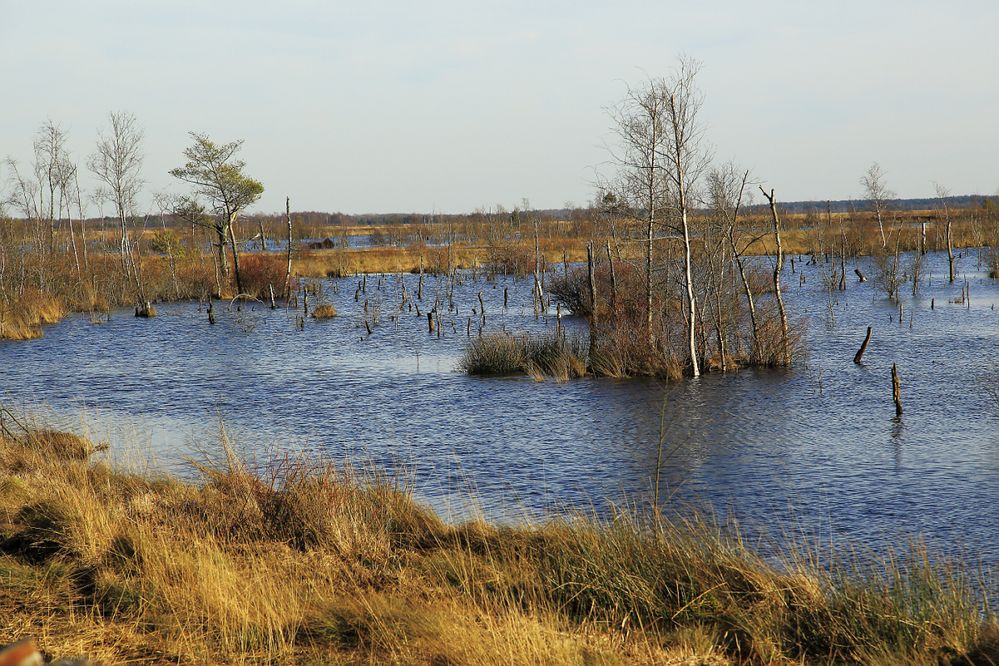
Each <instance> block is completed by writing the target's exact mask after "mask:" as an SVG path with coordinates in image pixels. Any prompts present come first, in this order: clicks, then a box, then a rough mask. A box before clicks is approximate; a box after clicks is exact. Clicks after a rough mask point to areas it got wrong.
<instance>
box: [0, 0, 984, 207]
mask: <svg viewBox="0 0 999 666" xmlns="http://www.w3.org/2000/svg"><path fill="white" fill-rule="evenodd" d="M997 26H999V3H996V2H994V1H992V2H986V1H981V2H951V3H942V2H922V1H918V0H917V1H911V2H872V1H871V0H868V1H867V2H834V1H829V2H823V3H812V2H756V3H748V2H703V3H695V2H638V1H619V2H561V1H553V2H503V3H499V2H473V1H470V0H466V1H453V2H452V1H448V2H421V3H416V2H368V3H361V2H336V3H333V2H318V1H316V2H314V1H311V0H285V1H284V2H274V3H262V2H253V1H251V0H242V1H239V2H236V1H230V0H224V1H211V2H209V1H207V0H206V1H201V2H195V1H192V0H171V1H160V2H152V1H143V2H138V1H135V0H131V1H125V0H88V1H87V2H80V1H72V2H69V1H66V2H55V1H49V2H46V1H44V0H37V1H36V2H33V3H27V2H19V1H16V0H0V63H2V65H0V72H2V82H3V83H2V85H3V93H4V94H3V99H4V101H3V103H2V107H0V108H2V112H0V114H2V115H0V118H2V122H0V156H4V155H11V156H14V157H15V158H18V159H19V160H21V161H27V160H30V152H31V141H32V135H33V133H34V132H35V130H36V129H37V128H38V126H39V125H40V124H41V123H42V121H44V120H45V119H46V118H51V119H52V120H54V121H56V122H58V123H60V124H62V125H63V126H64V127H65V128H66V129H67V130H68V131H69V133H70V149H71V150H72V152H73V154H74V156H75V157H76V159H77V161H78V162H80V163H81V164H83V163H84V161H85V156H86V154H88V153H89V152H90V151H91V150H92V149H93V143H94V139H95V138H96V134H97V130H98V128H99V127H100V126H102V125H103V124H104V122H105V117H106V114H107V112H108V111H109V110H112V109H116V110H128V111H131V112H132V113H134V114H135V115H136V116H137V118H138V120H139V122H140V124H141V126H142V127H143V128H144V130H145V135H146V139H145V151H146V155H147V157H146V164H145V169H144V177H145V179H146V180H147V181H148V184H147V186H146V190H145V191H146V195H147V196H146V197H145V198H144V201H148V199H149V197H148V194H149V193H151V192H152V191H157V190H165V189H172V190H173V191H179V190H181V189H182V188H181V186H180V184H179V183H174V182H171V181H172V179H171V178H170V177H169V176H168V175H167V173H166V172H167V170H168V169H170V168H172V167H174V166H178V165H179V164H180V163H181V151H182V150H183V148H184V147H185V146H186V145H187V142H188V140H187V136H186V134H187V132H188V131H191V130H197V131H203V132H207V133H208V134H209V135H210V136H212V137H213V138H215V139H217V140H219V141H228V140H232V139H235V138H242V139H245V141H246V144H245V148H244V153H243V156H244V158H245V159H246V162H247V171H248V173H250V174H251V175H253V176H255V177H257V178H259V179H260V180H261V181H263V183H264V186H265V188H266V190H267V191H266V193H265V194H264V197H263V199H262V200H261V202H260V204H259V205H258V206H257V210H263V211H271V210H278V209H280V208H283V204H284V196H285V195H286V194H287V195H290V196H291V197H292V204H293V207H294V208H296V209H299V210H304V209H309V210H331V211H332V210H341V211H344V212H390V211H392V212H395V211H428V210H431V209H437V210H442V211H449V212H450V211H468V210H472V209H475V208H477V207H480V206H482V207H492V206H494V205H495V204H497V203H499V204H503V205H504V206H506V207H508V208H512V207H513V206H514V205H516V204H517V203H518V202H519V201H520V199H521V197H528V198H529V199H530V200H531V202H532V204H534V205H536V206H539V207H557V206H561V205H562V204H563V203H564V202H566V201H574V202H577V203H584V202H586V201H587V200H589V199H590V198H591V196H592V192H593V186H592V183H593V181H594V172H595V170H600V171H602V172H605V173H609V172H610V171H611V168H610V167H609V166H608V165H607V164H606V161H607V159H608V155H607V152H606V150H605V147H604V146H605V144H607V143H608V142H611V141H613V136H612V134H611V133H610V131H609V128H610V120H609V118H608V115H607V112H606V108H607V107H608V106H609V105H612V104H613V103H614V102H616V101H617V100H618V99H619V98H620V97H621V95H622V92H623V90H624V87H625V83H626V82H628V83H632V84H635V83H640V82H641V80H642V79H643V78H644V77H646V76H647V75H650V74H651V75H658V74H663V73H666V72H667V71H668V70H669V68H671V67H672V66H673V65H674V63H675V61H676V56H677V54H679V53H685V54H687V55H689V56H691V57H694V58H697V59H699V60H701V61H702V62H703V65H704V66H703V70H702V74H701V76H700V85H701V88H702V90H703V92H704V93H705V97H706V99H705V106H704V112H703V119H704V123H705V125H706V135H707V138H708V140H709V141H710V143H711V144H712V145H713V146H714V154H715V156H716V158H718V159H720V160H727V159H733V160H735V161H736V162H738V163H740V164H743V165H745V166H746V167H749V168H752V169H753V171H754V173H755V174H756V176H757V177H758V178H760V179H764V180H766V181H767V182H768V183H769V184H772V185H773V186H774V187H775V188H776V189H777V192H778V196H779V197H780V198H782V199H784V200H792V199H794V200H797V199H825V198H832V199H840V198H849V197H851V196H859V194H860V186H859V184H858V180H859V178H860V176H861V174H862V173H863V171H864V170H865V169H866V168H867V166H869V165H870V163H871V162H872V161H875V160H877V161H879V162H880V163H881V165H882V167H883V169H884V170H885V172H886V173H887V176H888V182H889V185H890V186H891V188H892V189H894V190H895V191H897V192H898V193H899V194H900V195H901V196H906V197H917V196H928V195H930V194H932V191H933V190H932V185H931V182H932V181H934V180H938V181H940V182H942V183H943V184H945V185H947V186H948V187H949V188H950V189H951V190H953V191H954V192H955V193H991V192H994V191H995V190H996V189H997V187H999V170H997V169H996V168H995V162H996V155H997V153H999V84H997V81H999V46H997V45H996V38H995V34H996V29H997ZM0 178H6V173H5V172H0Z"/></svg>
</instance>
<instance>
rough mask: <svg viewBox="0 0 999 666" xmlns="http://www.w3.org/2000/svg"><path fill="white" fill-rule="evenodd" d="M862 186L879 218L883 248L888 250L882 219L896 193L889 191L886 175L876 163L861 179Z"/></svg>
mask: <svg viewBox="0 0 999 666" xmlns="http://www.w3.org/2000/svg"><path fill="white" fill-rule="evenodd" d="M860 184H861V185H863V186H864V196H866V197H867V200H868V202H870V204H871V207H872V208H874V214H875V215H876V216H877V218H878V230H879V231H880V232H881V247H882V248H883V249H887V248H888V238H887V236H885V227H884V222H883V220H882V218H883V217H884V214H885V213H886V212H887V211H888V204H889V202H890V201H891V200H892V199H894V198H895V193H894V192H892V191H891V190H890V189H888V186H887V185H886V184H885V174H884V171H882V170H881V165H880V164H878V163H877V162H875V163H874V164H872V165H871V166H870V168H869V169H867V173H865V174H864V175H863V177H862V178H861V179H860Z"/></svg>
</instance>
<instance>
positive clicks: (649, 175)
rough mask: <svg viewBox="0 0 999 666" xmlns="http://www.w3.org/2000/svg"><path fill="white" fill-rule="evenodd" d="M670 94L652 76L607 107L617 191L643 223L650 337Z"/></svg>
mask: <svg viewBox="0 0 999 666" xmlns="http://www.w3.org/2000/svg"><path fill="white" fill-rule="evenodd" d="M668 105H669V95H668V92H667V86H666V82H665V81H664V80H663V79H652V80H650V81H648V82H647V83H646V84H645V86H643V87H642V88H631V87H629V88H628V89H627V90H626V91H625V96H624V99H623V100H622V101H621V102H620V103H619V104H618V105H617V106H616V107H615V108H614V109H612V110H611V117H612V119H613V120H614V125H615V128H614V129H615V131H616V133H617V135H618V138H619V140H620V146H619V147H618V148H617V149H616V150H612V151H611V155H612V157H613V159H614V161H615V162H616V163H617V166H618V167H619V169H620V170H619V173H618V181H617V183H616V184H615V187H614V189H615V190H616V192H615V196H616V199H617V201H618V202H620V203H621V204H622V205H624V206H626V207H627V208H628V209H630V211H631V213H632V215H633V216H634V217H636V218H638V219H641V220H642V221H643V222H644V225H645V230H646V234H645V304H646V313H645V314H646V335H647V336H648V338H649V342H650V343H652V342H654V331H653V327H652V322H653V305H652V293H653V276H652V259H653V242H654V240H655V236H656V232H657V227H658V225H659V223H660V219H659V216H660V211H661V210H662V209H663V208H665V206H666V197H667V193H668V183H667V180H666V173H665V169H664V164H663V153H664V152H666V150H665V145H666V143H667V142H668V140H669V138H668V135H667V130H668V125H667V120H666V116H667V107H668Z"/></svg>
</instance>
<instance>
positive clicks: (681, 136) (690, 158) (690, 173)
mask: <svg viewBox="0 0 999 666" xmlns="http://www.w3.org/2000/svg"><path fill="white" fill-rule="evenodd" d="M699 70H700V63H699V62H697V61H696V60H691V59H687V58H680V64H679V67H678V68H677V70H676V72H675V73H674V74H673V76H672V77H671V78H670V79H668V80H667V81H666V86H667V87H666V90H665V91H664V92H667V93H668V94H669V103H668V104H667V105H666V117H667V120H668V123H669V130H670V131H669V132H668V136H669V140H668V141H666V143H665V144H664V146H663V147H664V148H665V151H664V155H663V156H664V157H665V158H666V162H667V164H668V165H669V167H668V169H667V174H668V178H669V181H670V184H671V188H672V192H671V194H672V196H671V197H670V201H671V202H672V203H673V205H674V207H675V214H676V218H677V221H678V222H679V229H678V231H679V233H680V234H681V236H682V237H683V250H684V255H683V272H684V280H683V282H684V291H685V294H684V296H685V298H686V305H687V313H686V318H687V342H688V344H689V346H690V349H689V351H690V365H691V374H692V375H693V376H694V377H697V376H699V375H700V374H701V371H700V367H699V365H698V360H697V359H698V354H697V339H696V335H695V332H696V325H697V322H696V312H697V304H696V299H695V297H694V276H693V268H692V267H693V256H692V252H691V244H690V208H691V193H692V191H693V188H694V185H695V183H696V181H697V179H698V177H699V176H700V174H701V172H702V171H703V170H704V168H705V166H706V165H707V153H706V151H705V149H704V146H703V142H702V133H703V132H702V128H701V125H700V122H699V119H698V115H699V113H700V110H701V104H702V103H703V100H704V96H703V95H702V94H701V92H700V90H699V89H698V88H697V81H696V79H697V73H698V71H699Z"/></svg>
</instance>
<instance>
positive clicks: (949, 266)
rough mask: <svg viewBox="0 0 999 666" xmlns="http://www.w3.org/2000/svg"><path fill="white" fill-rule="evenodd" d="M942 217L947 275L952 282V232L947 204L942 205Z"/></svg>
mask: <svg viewBox="0 0 999 666" xmlns="http://www.w3.org/2000/svg"><path fill="white" fill-rule="evenodd" d="M944 215H946V217H947V275H948V277H949V279H950V281H951V282H954V230H953V225H952V224H951V221H950V210H949V209H948V208H947V204H944Z"/></svg>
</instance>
